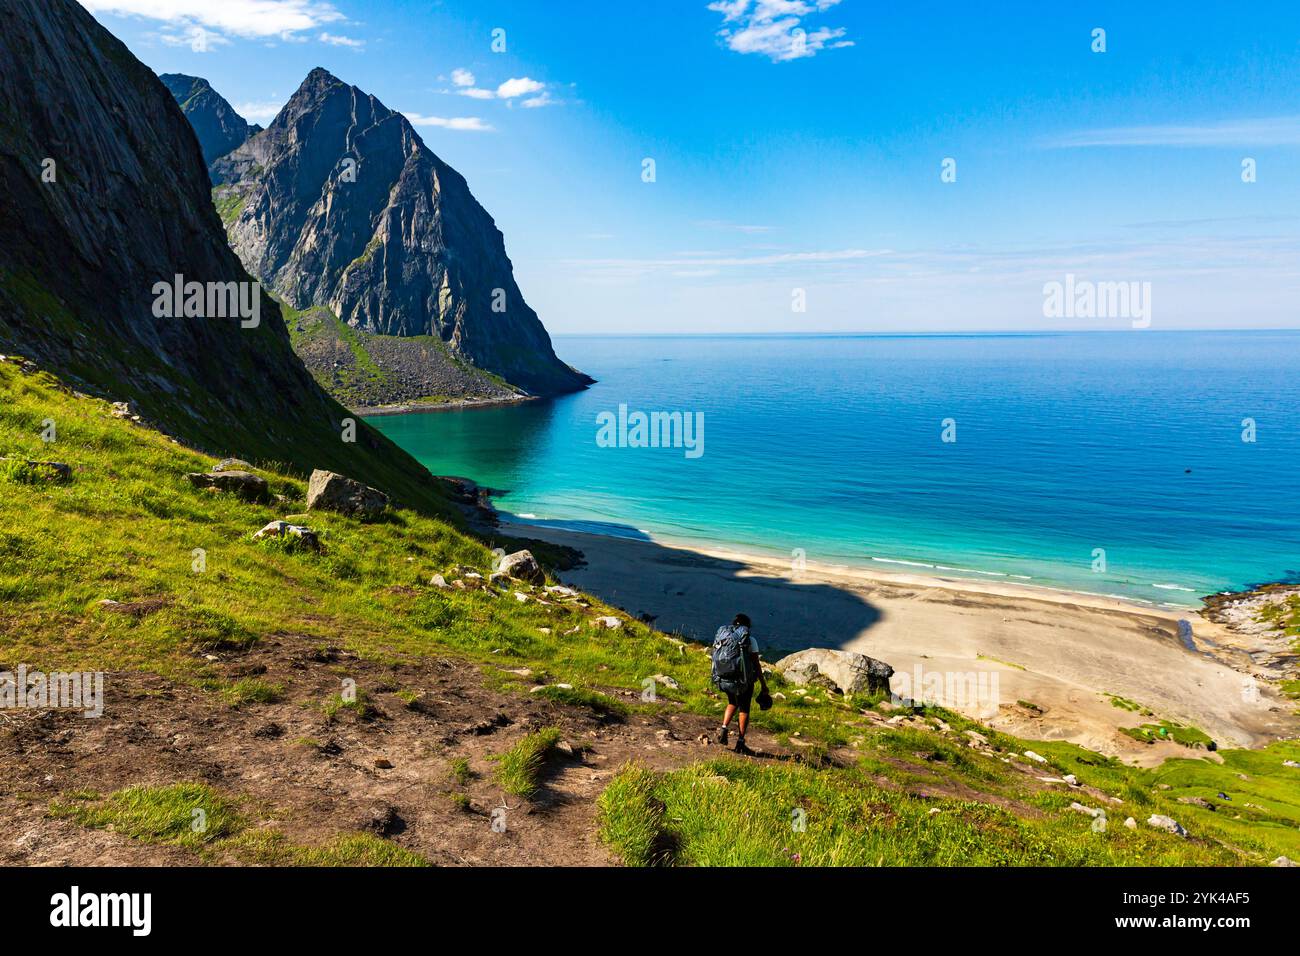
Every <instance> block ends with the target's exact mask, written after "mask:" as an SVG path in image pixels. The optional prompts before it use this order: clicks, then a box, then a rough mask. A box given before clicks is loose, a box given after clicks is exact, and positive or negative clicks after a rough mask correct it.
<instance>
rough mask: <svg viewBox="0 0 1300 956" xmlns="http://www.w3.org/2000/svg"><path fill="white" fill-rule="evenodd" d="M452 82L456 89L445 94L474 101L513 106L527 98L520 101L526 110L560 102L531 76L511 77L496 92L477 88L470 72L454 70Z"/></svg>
mask: <svg viewBox="0 0 1300 956" xmlns="http://www.w3.org/2000/svg"><path fill="white" fill-rule="evenodd" d="M451 81H452V83H454V84H455V85H456V88H455V89H454V90H444V91H443V92H444V93H458V94H459V95H461V96H468V97H469V98H470V99H474V100H507V101H509V102H510V103H511V105H513V101H514V100H518V99H519V97H521V96H522V97H527V99H523V100H520V101H519V105H520V106H522V107H524V108H526V109H537V108H538V107H539V106H553V105H555V104H556V103H558V102H560V101H559V100H557V99H556V98H555V97H553V96H551V92H550V90H548V89H547V88H546V84H545V83H543V82H541V81H540V80H534V79H533V78H532V77H530V76H518V77H511V78H510V79H508V80H506V81H505V82H504V83H502V84H500V85H499V86H498V87H497V88H496V89H495V90H488V89H483V88H482V87H479V86H475V85H474V74H473V73H471V72H469V70H452V72H451Z"/></svg>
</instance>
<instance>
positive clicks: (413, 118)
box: [401, 110, 492, 133]
mask: <svg viewBox="0 0 1300 956" xmlns="http://www.w3.org/2000/svg"><path fill="white" fill-rule="evenodd" d="M401 112H402V115H403V116H405V117H406V118H407V119H408V120H410V122H411V125H412V126H437V127H441V128H442V129H454V130H463V131H466V132H474V133H486V132H489V131H490V130H491V129H492V127H491V126H489V125H488V124H487V123H485V122H483V121H482V120H481V119H479V118H478V117H477V116H453V117H445V116H425V115H424V114H423V113H412V112H409V111H407V110H402V111H401Z"/></svg>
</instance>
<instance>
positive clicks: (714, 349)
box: [369, 330, 1300, 607]
mask: <svg viewBox="0 0 1300 956" xmlns="http://www.w3.org/2000/svg"><path fill="white" fill-rule="evenodd" d="M555 345H556V351H557V352H558V353H559V354H560V356H561V357H562V358H563V359H564V360H565V361H567V362H569V363H570V364H572V365H574V366H576V367H577V368H580V369H582V370H583V371H585V372H587V373H588V374H590V375H592V376H594V377H595V378H597V379H598V380H599V382H598V384H597V385H595V386H593V387H592V388H591V389H589V390H588V391H586V392H582V393H580V394H577V395H571V396H566V397H563V398H559V399H556V400H550V401H541V402H534V403H528V404H523V405H516V406H510V407H503V408H487V409H470V410H464V411H447V412H438V413H424V414H420V413H417V414H406V415H394V416H379V417H374V418H371V419H369V421H370V422H371V424H373V425H375V426H376V427H377V428H379V429H380V430H381V431H383V432H384V433H385V434H386V435H388V436H389V437H390V438H392V439H393V440H394V441H396V442H397V443H398V444H399V445H401V446H402V447H403V448H405V449H406V450H408V451H409V452H411V453H412V454H413V455H414V456H415V457H416V458H418V459H419V460H420V461H421V462H423V463H424V464H425V465H427V466H428V467H429V469H430V470H431V471H433V472H434V473H436V474H446V475H460V476H464V477H468V478H472V479H474V480H475V481H477V482H480V483H481V484H484V485H488V486H490V487H492V488H495V489H500V490H501V491H502V492H503V494H501V496H500V497H499V498H498V499H497V505H498V507H500V508H501V509H502V511H504V512H507V513H508V514H509V515H513V516H516V517H518V518H520V519H522V520H527V521H529V522H530V523H536V524H555V525H559V526H562V527H566V528H571V529H574V530H580V531H591V532H597V533H602V534H616V535H625V536H632V537H645V536H647V535H649V536H652V537H654V538H655V539H657V540H662V541H666V542H675V543H681V544H685V545H692V544H694V545H706V544H713V545H723V546H728V547H731V548H733V549H735V550H740V551H746V552H751V553H754V554H761V555H764V556H770V557H776V558H777V559H779V560H782V561H790V562H792V563H794V562H798V561H800V560H803V561H807V562H809V563H818V564H839V565H850V566H864V567H871V568H875V569H877V570H886V571H888V570H895V571H913V572H917V573H922V574H940V575H946V576H957V577H968V578H972V579H977V580H986V581H988V580H993V581H997V580H1005V581H1007V582H1013V583H1018V584H1025V585H1032V586H1038V587H1049V588H1064V589H1069V590H1077V591H1086V592H1089V593H1093V594H1106V595H1113V596H1116V597H1121V598H1124V599H1126V600H1131V601H1137V602H1142V603H1149V604H1155V605H1167V606H1170V607H1183V606H1186V607H1192V606H1198V605H1199V601H1198V598H1199V596H1200V595H1203V594H1209V593H1213V592H1216V591H1221V590H1236V589H1240V588H1244V587H1247V586H1250V585H1254V584H1259V583H1263V582H1268V581H1274V580H1280V579H1287V578H1292V577H1295V576H1296V575H1297V573H1300V467H1298V466H1300V421H1298V420H1297V418H1298V416H1300V332H1289V331H1283V332H1272V331H1258V332H1158V331H1150V330H1133V331H1123V332H1097V333H1065V334H1025V335H1015V334H1007V335H991V334H981V335H926V336H902V335H855V336H829V335H827V336H822V335H782V336H636V337H631V336H560V337H557V338H556V340H555ZM620 406H622V409H621V410H620ZM638 412H639V413H641V414H642V415H644V416H645V418H646V419H647V420H650V419H651V416H652V414H653V413H661V414H660V415H659V416H658V417H655V418H654V419H653V422H654V424H655V428H654V429H653V430H654V432H655V433H656V434H660V433H662V434H663V435H664V436H665V437H666V438H667V439H669V440H668V441H667V442H661V443H659V444H660V447H649V446H648V443H647V442H643V441H640V440H639V439H642V438H646V437H648V432H649V429H642V430H641V431H640V432H638V430H637V429H636V427H635V426H636V424H637V422H638V417H637V413H638ZM672 413H680V415H677V416H673V415H672ZM674 438H675V439H676V440H677V441H676V444H675V445H674V443H673V441H672V440H673V439H674ZM665 444H666V445H668V447H663V446H664V445H665Z"/></svg>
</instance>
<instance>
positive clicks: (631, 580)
mask: <svg viewBox="0 0 1300 956" xmlns="http://www.w3.org/2000/svg"><path fill="white" fill-rule="evenodd" d="M503 517H506V516H503ZM515 521H519V519H513V520H505V521H503V522H502V524H501V528H500V530H501V531H502V532H504V533H507V534H527V535H530V536H532V537H537V538H542V539H544V540H547V541H552V542H554V543H558V544H564V545H568V546H569V547H573V548H577V549H579V550H580V551H582V552H583V554H584V557H585V559H586V562H587V563H586V565H585V566H584V567H581V568H577V569H574V570H572V571H567V572H563V573H562V575H561V577H563V579H564V580H565V581H566V582H569V583H571V584H573V585H575V586H577V587H580V588H582V589H583V590H585V591H588V592H589V593H591V594H593V595H595V596H597V597H599V598H601V599H602V600H604V601H606V602H607V603H609V604H611V605H613V606H614V607H619V608H622V609H623V610H624V611H626V612H628V614H630V615H632V616H633V617H640V618H641V619H642V620H646V621H649V622H650V623H652V624H653V625H654V626H655V627H656V628H658V629H659V630H661V631H666V632H671V633H677V634H680V635H681V636H683V637H685V638H688V639H691V640H696V641H710V640H712V639H713V635H714V633H715V632H716V631H717V629H718V627H720V626H721V625H723V624H726V623H728V622H729V621H730V620H731V618H732V616H733V615H735V614H736V613H738V612H744V613H745V614H748V615H749V616H750V618H751V619H752V620H753V622H754V628H753V633H754V637H755V639H756V640H757V641H758V642H759V645H760V646H761V647H762V649H763V656H764V657H765V658H766V659H767V660H775V659H776V658H777V657H778V656H779V654H778V652H781V653H789V652H792V651H796V650H800V649H802V648H805V647H832V648H840V647H844V646H846V645H848V644H850V643H851V642H853V641H854V640H855V639H856V638H858V637H859V636H861V635H862V634H863V632H865V631H867V630H868V629H869V628H871V627H872V626H873V625H875V624H876V623H877V622H878V621H879V620H880V619H881V612H880V609H879V608H877V607H876V606H875V605H873V604H872V603H871V602H870V601H868V600H866V599H865V598H864V597H863V596H862V595H861V594H858V593H856V592H854V591H851V590H847V589H845V588H840V587H836V586H834V585H831V584H827V583H824V582H817V581H813V580H811V579H810V580H800V573H799V572H798V571H796V570H793V569H791V570H790V571H789V572H788V573H785V574H777V573H773V571H772V570H770V569H766V568H765V569H762V570H758V569H755V568H753V567H752V566H750V565H747V564H746V563H744V562H743V561H739V560H729V559H726V558H719V557H715V556H713V555H704V554H699V553H697V552H694V551H689V550H685V549H681V548H672V547H666V546H665V545H663V544H660V543H657V542H655V541H652V540H650V538H649V537H648V536H647V535H646V534H645V533H644V532H642V531H639V530H638V529H636V528H633V527H631V526H629V525H620V524H613V523H609V522H585V523H579V522H564V523H560V522H545V521H521V522H520V523H519V524H515V523H514V522H515Z"/></svg>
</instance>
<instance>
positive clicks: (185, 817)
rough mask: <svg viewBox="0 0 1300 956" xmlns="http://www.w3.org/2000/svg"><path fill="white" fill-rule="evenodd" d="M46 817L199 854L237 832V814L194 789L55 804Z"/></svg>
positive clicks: (140, 790)
mask: <svg viewBox="0 0 1300 956" xmlns="http://www.w3.org/2000/svg"><path fill="white" fill-rule="evenodd" d="M50 815H51V816H55V817H69V818H71V819H72V820H74V821H75V822H77V823H78V824H80V825H81V826H83V827H93V828H95V829H112V830H113V831H115V832H117V833H121V834H124V835H125V836H129V837H131V838H132V839H136V840H142V841H145V842H148V843H167V844H173V845H176V846H184V847H188V848H190V849H199V848H201V847H203V846H204V845H205V844H208V843H211V842H212V841H214V840H219V839H221V838H222V837H225V836H228V835H230V834H232V833H234V832H235V831H236V830H238V829H239V828H240V827H241V826H242V823H241V820H240V817H239V814H238V813H236V811H235V810H234V808H233V807H232V806H231V804H230V803H228V802H227V801H226V800H225V799H223V798H222V797H220V796H218V795H217V794H216V793H215V792H214V791H213V790H212V789H211V788H209V787H206V786H204V785H203V784H198V783H178V784H172V785H171V786H166V787H130V788H128V789H126V790H119V791H118V792H117V793H114V794H112V795H110V796H109V797H108V798H107V799H104V800H89V799H80V800H79V799H73V800H71V801H66V802H64V801H55V802H54V803H52V804H51V806H50Z"/></svg>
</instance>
